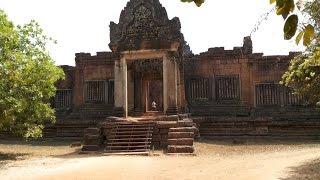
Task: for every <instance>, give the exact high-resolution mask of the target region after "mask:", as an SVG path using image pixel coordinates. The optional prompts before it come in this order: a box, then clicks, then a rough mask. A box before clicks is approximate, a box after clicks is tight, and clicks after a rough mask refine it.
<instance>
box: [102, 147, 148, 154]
mask: <svg viewBox="0 0 320 180" xmlns="http://www.w3.org/2000/svg"><path fill="white" fill-rule="evenodd" d="M148 151H150V149H149V148H147V149H134V150H107V149H106V150H105V153H127V152H129V153H130V152H148Z"/></svg>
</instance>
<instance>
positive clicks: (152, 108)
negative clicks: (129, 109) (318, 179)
mask: <svg viewBox="0 0 320 180" xmlns="http://www.w3.org/2000/svg"><path fill="white" fill-rule="evenodd" d="M146 93H147V94H146V105H147V106H146V112H163V83H162V80H152V81H147V91H146Z"/></svg>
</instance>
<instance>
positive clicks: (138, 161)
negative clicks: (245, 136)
mask: <svg viewBox="0 0 320 180" xmlns="http://www.w3.org/2000/svg"><path fill="white" fill-rule="evenodd" d="M319 157H320V148H319V147H308V148H307V147H305V148H301V149H300V148H299V149H295V150H292V149H291V150H280V151H277V152H258V153H246V154H232V155H214V154H211V155H209V154H207V155H199V156H195V157H175V156H163V155H161V156H158V157H132V156H131V157H120V156H112V157H110V156H109V157H108V156H104V157H77V158H47V157H46V158H37V159H31V160H25V161H22V162H16V163H13V164H11V165H10V166H9V167H8V168H6V169H4V170H0V177H1V178H0V179H2V180H5V179H24V180H25V179H41V180H43V179H77V180H82V179H130V180H134V179H161V180H162V179H198V180H200V179H278V178H280V177H285V176H286V174H287V173H288V172H289V170H290V169H289V167H292V166H297V165H299V164H301V163H303V162H305V161H308V160H312V159H315V158H319Z"/></svg>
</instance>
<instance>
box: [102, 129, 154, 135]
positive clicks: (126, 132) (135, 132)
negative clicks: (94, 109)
mask: <svg viewBox="0 0 320 180" xmlns="http://www.w3.org/2000/svg"><path fill="white" fill-rule="evenodd" d="M152 132H153V131H135V130H132V131H115V130H113V131H112V132H109V133H108V134H109V135H110V136H116V135H139V134H152Z"/></svg>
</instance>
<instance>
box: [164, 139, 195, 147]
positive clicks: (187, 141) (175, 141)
mask: <svg viewBox="0 0 320 180" xmlns="http://www.w3.org/2000/svg"><path fill="white" fill-rule="evenodd" d="M168 144H169V145H185V146H193V139H192V138H181V139H168Z"/></svg>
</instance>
